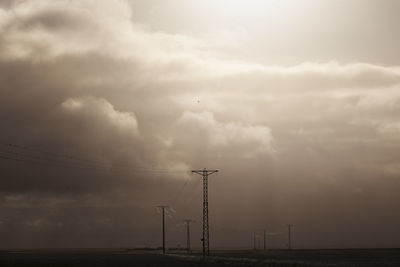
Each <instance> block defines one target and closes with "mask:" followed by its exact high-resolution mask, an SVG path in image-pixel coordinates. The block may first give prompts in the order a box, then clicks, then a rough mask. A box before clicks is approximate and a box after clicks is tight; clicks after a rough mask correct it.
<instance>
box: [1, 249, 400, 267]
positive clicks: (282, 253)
mask: <svg viewBox="0 0 400 267" xmlns="http://www.w3.org/2000/svg"><path fill="white" fill-rule="evenodd" d="M0 266H1V267H2V266H7V267H17V266H18V267H33V266H38V267H75V266H78V267H81V266H82V267H83V266H85V267H92V266H96V267H97V266H99V267H104V266H118V267H122V266H124V267H125V266H277V267H279V266H287V267H288V266H291V267H294V266H297V267H300V266H391V267H392V266H393V267H394V266H400V249H342V250H338V249H335V250H291V251H288V250H269V251H266V252H263V251H258V252H255V251H217V252H213V253H212V255H211V257H210V258H209V259H208V260H207V261H203V260H202V257H201V255H200V254H198V253H197V254H196V253H194V254H191V255H187V254H186V253H169V254H168V255H166V256H164V255H162V254H160V253H159V252H154V251H132V250H131V251H124V250H114V251H112V250H31V251H16V250H13V251H11V250H10V251H1V252H0Z"/></svg>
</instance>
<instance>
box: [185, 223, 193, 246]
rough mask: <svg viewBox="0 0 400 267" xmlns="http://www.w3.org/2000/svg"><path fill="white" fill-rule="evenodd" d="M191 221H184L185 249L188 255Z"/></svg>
mask: <svg viewBox="0 0 400 267" xmlns="http://www.w3.org/2000/svg"><path fill="white" fill-rule="evenodd" d="M191 222H193V221H192V220H185V223H186V249H187V252H188V253H190V223H191Z"/></svg>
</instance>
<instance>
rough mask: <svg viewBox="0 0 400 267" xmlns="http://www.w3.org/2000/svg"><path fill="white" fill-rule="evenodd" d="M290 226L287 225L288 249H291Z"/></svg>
mask: <svg viewBox="0 0 400 267" xmlns="http://www.w3.org/2000/svg"><path fill="white" fill-rule="evenodd" d="M292 226H293V225H292V224H288V239H289V240H288V249H292V235H291V234H292V233H291V230H292Z"/></svg>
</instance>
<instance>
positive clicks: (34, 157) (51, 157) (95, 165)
mask: <svg viewBox="0 0 400 267" xmlns="http://www.w3.org/2000/svg"><path fill="white" fill-rule="evenodd" d="M0 145H1V146H3V147H5V148H6V149H1V148H0V159H2V160H12V161H16V162H19V163H30V164H38V165H46V166H53V167H66V168H68V167H74V168H80V169H90V170H99V171H100V170H101V171H111V172H113V173H115V172H122V171H123V172H124V173H126V172H135V173H151V174H153V175H157V174H165V173H171V172H185V173H188V171H187V170H170V169H157V168H144V167H137V166H135V167H134V168H132V167H131V166H128V165H116V164H104V163H100V162H98V161H92V160H87V159H80V158H78V157H71V156H67V155H62V154H56V153H48V152H44V151H42V150H37V149H32V148H29V147H23V146H19V145H15V144H3V143H0Z"/></svg>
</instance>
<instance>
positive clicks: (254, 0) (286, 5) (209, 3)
mask: <svg viewBox="0 0 400 267" xmlns="http://www.w3.org/2000/svg"><path fill="white" fill-rule="evenodd" d="M301 2H303V1H299V0H297V1H296V0H247V1H246V0H202V1H198V4H197V5H198V7H199V8H200V9H201V10H202V11H204V12H206V13H207V15H211V16H213V17H217V18H219V19H222V20H224V21H225V22H233V23H234V22H240V23H248V22H254V21H258V20H260V19H262V20H281V19H286V18H288V17H290V16H292V15H293V14H294V13H295V11H296V10H298V9H299V8H300V7H301V5H300V3H301ZM207 15H206V16H207Z"/></svg>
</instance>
